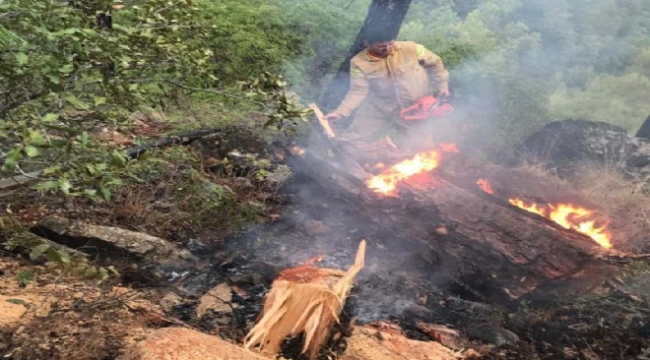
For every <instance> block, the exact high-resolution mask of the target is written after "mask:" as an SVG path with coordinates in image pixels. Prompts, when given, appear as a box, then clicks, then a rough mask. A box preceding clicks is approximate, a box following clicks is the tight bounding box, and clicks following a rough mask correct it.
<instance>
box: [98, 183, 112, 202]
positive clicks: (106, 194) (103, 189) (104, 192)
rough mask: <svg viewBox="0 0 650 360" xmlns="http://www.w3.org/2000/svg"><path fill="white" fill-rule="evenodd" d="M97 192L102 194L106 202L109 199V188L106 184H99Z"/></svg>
mask: <svg viewBox="0 0 650 360" xmlns="http://www.w3.org/2000/svg"><path fill="white" fill-rule="evenodd" d="M99 193H100V194H101V195H102V199H104V201H106V202H110V201H111V190H110V189H109V188H107V187H106V186H103V185H100V186H99Z"/></svg>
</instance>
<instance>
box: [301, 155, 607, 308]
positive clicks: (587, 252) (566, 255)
mask: <svg viewBox="0 0 650 360" xmlns="http://www.w3.org/2000/svg"><path fill="white" fill-rule="evenodd" d="M292 161H295V165H296V166H295V168H296V169H297V170H298V171H300V172H302V174H303V175H306V176H309V177H311V178H312V179H314V181H316V182H318V183H319V184H320V185H321V186H322V187H323V188H324V189H327V191H328V193H329V194H332V195H333V196H334V197H336V198H337V199H339V200H340V201H343V202H345V203H347V204H348V205H349V206H350V208H351V209H354V210H356V211H357V212H358V213H359V214H360V216H363V217H364V219H366V220H368V221H372V222H373V223H374V224H375V225H376V226H378V227H380V228H383V229H385V230H387V231H390V232H394V233H396V234H401V236H404V237H408V238H411V239H415V240H419V241H420V242H422V243H424V244H425V246H427V247H428V249H429V250H430V253H429V254H427V255H426V256H427V258H428V259H429V260H430V262H431V263H432V268H431V271H432V272H438V273H439V274H440V275H445V276H446V277H447V278H448V279H449V280H451V281H453V282H454V283H456V284H457V285H460V286H461V287H462V288H463V289H464V290H465V291H466V292H467V293H471V294H473V295H474V296H477V297H479V298H480V299H482V300H484V301H494V302H497V303H510V302H511V301H512V300H515V299H519V298H521V297H526V298H530V299H540V298H543V297H545V296H547V295H548V296H552V295H553V294H558V293H559V294H564V295H580V294H585V293H588V292H589V291H591V290H592V289H593V288H595V287H596V286H597V285H599V284H602V283H603V282H604V281H606V280H607V279H608V278H609V277H611V276H612V275H614V274H616V272H617V270H618V269H620V266H617V265H616V264H612V263H611V262H610V261H607V257H608V256H610V255H611V254H612V252H611V251H608V250H606V249H603V248H601V247H600V246H599V245H598V244H596V243H595V242H594V241H593V240H592V239H590V238H588V237H586V236H584V235H582V234H579V233H577V232H575V231H570V230H567V229H564V228H562V227H561V226H559V225H557V224H555V223H553V222H551V221H550V220H547V219H545V218H543V217H541V216H535V215H534V214H531V213H528V212H526V211H525V210H521V209H519V208H516V207H514V206H512V205H509V204H508V202H507V201H501V200H500V199H497V198H495V197H493V196H490V195H488V194H485V193H484V192H483V191H481V190H480V189H479V188H478V187H477V186H476V185H475V181H476V180H473V182H472V183H473V184H474V188H472V189H467V188H463V187H460V186H458V185H456V184H455V183H452V182H450V181H449V180H445V179H443V178H442V177H441V176H440V175H439V174H437V173H430V174H425V175H422V176H418V177H417V178H416V177H413V178H411V179H410V180H408V181H405V182H403V183H402V184H400V186H399V191H400V192H399V195H398V197H385V196H383V195H381V194H377V193H374V192H372V191H371V190H370V189H368V188H367V185H366V181H367V177H363V176H354V174H351V173H350V172H349V171H348V170H347V169H346V168H344V167H342V166H338V165H337V164H336V163H333V162H332V161H331V160H330V159H327V158H326V157H325V156H323V155H321V154H320V153H319V152H316V151H306V152H305V153H304V154H303V155H302V156H297V157H293V159H292ZM360 221H362V220H360ZM364 221H365V220H364Z"/></svg>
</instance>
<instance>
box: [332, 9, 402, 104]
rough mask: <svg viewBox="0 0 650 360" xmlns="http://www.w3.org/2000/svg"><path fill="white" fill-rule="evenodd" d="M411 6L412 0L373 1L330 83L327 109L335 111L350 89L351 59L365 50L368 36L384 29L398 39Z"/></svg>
mask: <svg viewBox="0 0 650 360" xmlns="http://www.w3.org/2000/svg"><path fill="white" fill-rule="evenodd" d="M410 6H411V0H373V1H372V4H370V7H369V8H368V15H366V20H365V21H364V23H363V26H362V27H361V30H359V33H358V34H357V38H356V39H355V40H354V44H352V47H351V48H350V50H349V51H348V54H347V56H346V57H345V60H344V61H343V63H342V64H341V66H340V67H339V70H338V72H337V73H336V76H334V79H333V80H332V82H330V84H329V86H328V88H327V91H326V92H325V95H324V96H323V99H322V104H323V106H324V107H325V109H333V108H335V107H336V106H338V104H339V103H340V102H341V101H342V100H343V98H344V97H345V94H346V93H347V91H348V89H349V87H350V77H349V71H350V59H352V58H353V57H354V55H356V54H357V53H359V51H361V50H363V47H364V46H363V40H364V39H365V38H366V37H367V35H368V34H371V33H373V32H374V31H377V30H378V29H382V31H388V32H390V33H392V34H394V36H395V37H397V34H398V33H399V30H400V27H401V26H402V22H403V21H404V17H405V16H406V12H407V11H408V9H409V7H410Z"/></svg>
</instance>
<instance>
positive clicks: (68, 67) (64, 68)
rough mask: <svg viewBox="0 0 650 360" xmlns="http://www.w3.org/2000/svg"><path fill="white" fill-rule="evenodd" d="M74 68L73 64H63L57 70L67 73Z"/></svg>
mask: <svg viewBox="0 0 650 360" xmlns="http://www.w3.org/2000/svg"><path fill="white" fill-rule="evenodd" d="M73 70H74V65H72V64H65V65H63V66H61V67H60V68H59V72H60V73H62V74H69V73H71V72H72V71H73Z"/></svg>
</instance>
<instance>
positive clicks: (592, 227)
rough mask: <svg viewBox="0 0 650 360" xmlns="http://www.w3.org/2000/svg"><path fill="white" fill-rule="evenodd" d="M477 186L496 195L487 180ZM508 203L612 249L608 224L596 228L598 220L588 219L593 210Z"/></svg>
mask: <svg viewBox="0 0 650 360" xmlns="http://www.w3.org/2000/svg"><path fill="white" fill-rule="evenodd" d="M476 184H477V185H478V186H479V187H480V188H481V190H483V191H485V192H486V193H488V194H494V190H493V189H492V185H490V182H489V181H487V180H486V179H479V180H478V181H476ZM508 201H509V202H510V204H512V205H514V206H516V207H518V208H520V209H524V210H526V211H528V212H531V213H534V214H537V215H539V216H543V217H545V218H547V219H549V220H552V221H553V222H555V223H557V224H558V225H560V226H562V227H563V228H565V229H572V230H575V231H577V232H580V233H583V234H585V235H587V236H589V237H590V238H592V239H593V240H594V241H595V242H596V243H598V245H600V246H602V247H604V248H606V249H609V248H611V247H612V243H611V235H610V233H609V231H608V230H607V224H605V225H603V226H600V227H598V226H596V220H594V219H593V218H592V219H589V218H588V217H590V216H592V215H593V214H594V213H593V211H591V210H588V209H585V208H583V207H580V206H576V205H572V204H557V205H553V204H546V205H540V204H536V203H534V202H532V203H530V204H526V203H525V202H524V201H523V200H521V199H520V198H518V197H515V198H510V199H508Z"/></svg>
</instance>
